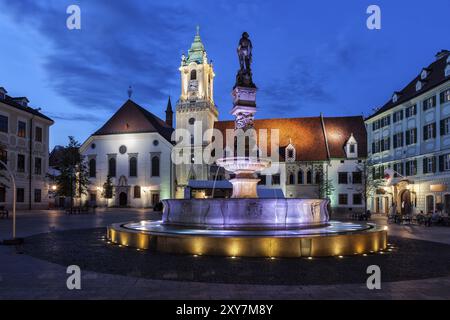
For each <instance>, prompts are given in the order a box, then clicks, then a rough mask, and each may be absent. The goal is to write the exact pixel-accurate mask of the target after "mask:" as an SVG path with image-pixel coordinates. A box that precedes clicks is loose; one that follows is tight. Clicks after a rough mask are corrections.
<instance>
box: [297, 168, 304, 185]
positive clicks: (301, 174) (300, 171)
mask: <svg viewBox="0 0 450 320" xmlns="http://www.w3.org/2000/svg"><path fill="white" fill-rule="evenodd" d="M297 183H298V184H304V183H305V181H304V180H303V170H299V171H298V173H297Z"/></svg>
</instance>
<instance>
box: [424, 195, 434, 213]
mask: <svg viewBox="0 0 450 320" xmlns="http://www.w3.org/2000/svg"><path fill="white" fill-rule="evenodd" d="M426 204H427V213H433V212H434V196H432V195H428V196H427V197H426Z"/></svg>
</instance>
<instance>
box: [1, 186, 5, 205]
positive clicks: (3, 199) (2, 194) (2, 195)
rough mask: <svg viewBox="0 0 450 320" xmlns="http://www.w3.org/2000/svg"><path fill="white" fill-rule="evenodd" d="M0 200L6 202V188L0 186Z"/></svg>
mask: <svg viewBox="0 0 450 320" xmlns="http://www.w3.org/2000/svg"><path fill="white" fill-rule="evenodd" d="M0 202H6V188H5V187H3V186H0Z"/></svg>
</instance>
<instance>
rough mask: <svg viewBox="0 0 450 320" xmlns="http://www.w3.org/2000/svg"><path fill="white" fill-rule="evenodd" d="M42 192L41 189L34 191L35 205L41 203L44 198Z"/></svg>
mask: <svg viewBox="0 0 450 320" xmlns="http://www.w3.org/2000/svg"><path fill="white" fill-rule="evenodd" d="M41 196H42V192H41V189H34V202H35V203H40V202H41V200H42V198H41Z"/></svg>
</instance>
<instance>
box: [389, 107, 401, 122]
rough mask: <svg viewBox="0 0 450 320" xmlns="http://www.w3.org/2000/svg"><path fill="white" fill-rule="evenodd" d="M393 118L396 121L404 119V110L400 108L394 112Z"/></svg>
mask: <svg viewBox="0 0 450 320" xmlns="http://www.w3.org/2000/svg"><path fill="white" fill-rule="evenodd" d="M392 120H393V122H394V123H396V122H398V121H401V120H403V110H399V111H397V112H394V116H393V119H392Z"/></svg>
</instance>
